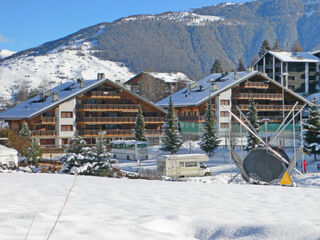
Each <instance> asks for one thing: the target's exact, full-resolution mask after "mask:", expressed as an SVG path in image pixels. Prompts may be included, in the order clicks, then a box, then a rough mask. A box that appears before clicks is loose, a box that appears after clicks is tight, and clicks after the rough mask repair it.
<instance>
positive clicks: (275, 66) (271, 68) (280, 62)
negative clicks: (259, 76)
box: [254, 51, 320, 93]
mask: <svg viewBox="0 0 320 240" xmlns="http://www.w3.org/2000/svg"><path fill="white" fill-rule="evenodd" d="M317 54H318V53H317V52H315V53H314V54H312V53H309V52H274V51H268V52H266V53H265V54H264V55H263V56H262V57H261V58H260V59H258V61H257V62H256V63H255V64H254V68H255V70H258V71H260V72H262V73H265V74H267V76H268V77H269V78H272V79H273V80H275V81H277V82H278V83H281V84H283V85H284V86H286V87H287V88H289V89H291V90H293V91H295V92H304V93H313V92H315V91H316V85H317V84H318V82H319V73H320V67H319V66H320V58H319V55H317Z"/></svg>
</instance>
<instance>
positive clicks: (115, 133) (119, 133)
mask: <svg viewBox="0 0 320 240" xmlns="http://www.w3.org/2000/svg"><path fill="white" fill-rule="evenodd" d="M100 131H101V130H82V131H79V134H80V136H83V137H97V136H99V132H100ZM103 131H106V134H105V135H104V136H105V137H133V134H134V129H108V130H103ZM162 134H163V130H161V129H160V130H159V129H146V135H147V136H161V135H162Z"/></svg>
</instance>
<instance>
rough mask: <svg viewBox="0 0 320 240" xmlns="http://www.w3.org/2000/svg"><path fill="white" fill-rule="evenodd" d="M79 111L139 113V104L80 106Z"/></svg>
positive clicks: (78, 106)
mask: <svg viewBox="0 0 320 240" xmlns="http://www.w3.org/2000/svg"><path fill="white" fill-rule="evenodd" d="M77 109H78V110H83V111H130V112H136V111H138V105H137V104H80V105H77Z"/></svg>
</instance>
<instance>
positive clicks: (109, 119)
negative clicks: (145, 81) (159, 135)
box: [78, 117, 165, 123]
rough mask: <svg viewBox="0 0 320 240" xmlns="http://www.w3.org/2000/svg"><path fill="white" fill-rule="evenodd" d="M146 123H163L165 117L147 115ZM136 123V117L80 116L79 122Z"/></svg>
mask: <svg viewBox="0 0 320 240" xmlns="http://www.w3.org/2000/svg"><path fill="white" fill-rule="evenodd" d="M144 121H145V123H163V122H165V119H164V117H145V118H144ZM79 122H81V123H135V122H136V118H135V117H84V118H79V120H78V123H79Z"/></svg>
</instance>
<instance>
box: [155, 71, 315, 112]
mask: <svg viewBox="0 0 320 240" xmlns="http://www.w3.org/2000/svg"><path fill="white" fill-rule="evenodd" d="M253 76H260V77H263V78H265V79H266V80H267V81H270V82H272V83H273V84H275V85H277V86H278V87H280V88H283V89H284V90H285V91H286V92H288V93H290V94H292V95H294V96H295V97H297V98H299V99H300V100H302V101H303V102H305V103H307V104H309V105H312V103H311V102H310V101H308V100H307V99H305V98H303V97H302V96H300V95H298V94H296V93H295V92H293V91H292V90H290V89H288V88H286V87H284V86H282V85H281V84H279V83H278V82H276V81H274V80H272V79H271V78H269V77H267V76H265V75H264V74H262V73H260V72H258V71H252V72H237V78H235V74H234V73H233V72H232V73H229V74H228V75H226V76H222V74H221V73H215V74H211V75H209V76H207V77H205V78H203V79H201V80H199V81H198V82H197V86H196V87H194V88H192V89H191V90H188V86H187V87H186V88H184V89H181V90H180V91H178V92H176V93H174V94H172V95H171V97H172V102H173V105H174V106H175V107H184V106H199V105H201V104H202V103H203V102H205V101H208V98H209V95H210V97H215V96H217V95H219V94H220V93H222V92H224V91H226V90H228V89H230V88H232V87H233V86H236V85H238V84H239V83H241V82H244V81H246V80H248V79H249V78H251V77H253ZM212 83H215V84H216V86H217V89H216V90H214V91H212V90H211V88H212V87H211V85H212ZM200 86H201V87H200ZM169 99H170V96H169V97H166V98H164V99H162V100H161V101H159V102H157V105H158V106H161V107H166V106H168V105H169Z"/></svg>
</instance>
